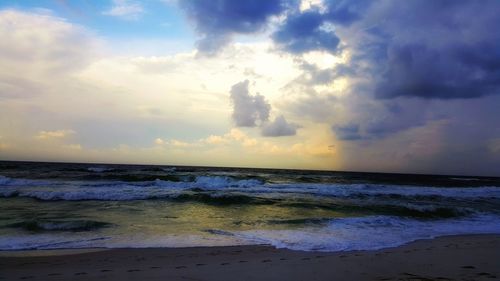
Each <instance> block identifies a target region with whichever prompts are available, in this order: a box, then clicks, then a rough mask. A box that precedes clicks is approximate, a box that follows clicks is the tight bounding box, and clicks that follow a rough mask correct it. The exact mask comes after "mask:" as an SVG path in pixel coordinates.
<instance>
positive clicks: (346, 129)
mask: <svg viewBox="0 0 500 281" xmlns="http://www.w3.org/2000/svg"><path fill="white" fill-rule="evenodd" d="M332 131H334V132H335V135H336V136H337V138H339V139H340V140H360V139H362V138H363V137H362V136H361V132H360V129H359V124H347V125H335V126H332Z"/></svg>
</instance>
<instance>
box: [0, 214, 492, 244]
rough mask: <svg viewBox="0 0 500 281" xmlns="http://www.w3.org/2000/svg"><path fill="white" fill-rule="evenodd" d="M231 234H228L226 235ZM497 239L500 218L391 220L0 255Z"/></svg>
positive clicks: (15, 240) (57, 238)
mask: <svg viewBox="0 0 500 281" xmlns="http://www.w3.org/2000/svg"><path fill="white" fill-rule="evenodd" d="M228 234H231V235H228ZM462 234H500V217H498V216H494V215H484V216H475V217H469V218H462V219H452V220H432V221H420V220H412V219H405V218H398V217H393V216H368V217H355V218H341V219H335V220H332V221H330V223H328V224H327V225H326V226H322V227H307V228H302V229H286V230H249V231H237V232H228V231H217V230H213V231H210V232H207V233H206V235H196V234H185V235H173V234H172V235H158V234H151V235H148V234H145V233H136V234H130V233H127V234H121V235H115V236H98V235H97V234H95V233H72V234H67V233H51V234H45V233H43V234H29V235H27V234H20V235H16V236H0V250H22V249H58V248H94V247H106V248H124V247H132V248H138V247H195V246H231V245H252V244H269V245H273V246H275V247H278V248H288V249H293V250H316V251H349V250H376V249H382V248H388V247H395V246H399V245H402V244H405V243H408V242H411V241H415V240H418V239H429V238H435V237H439V236H445V235H462Z"/></svg>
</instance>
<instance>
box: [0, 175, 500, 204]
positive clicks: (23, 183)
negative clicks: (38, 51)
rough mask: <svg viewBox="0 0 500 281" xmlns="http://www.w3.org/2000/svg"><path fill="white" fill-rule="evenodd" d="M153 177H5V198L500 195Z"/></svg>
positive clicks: (479, 190) (0, 188)
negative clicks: (207, 194)
mask: <svg viewBox="0 0 500 281" xmlns="http://www.w3.org/2000/svg"><path fill="white" fill-rule="evenodd" d="M166 177H167V178H165V179H159V178H157V177H154V180H152V178H150V179H148V180H147V181H137V182H135V181H134V182H131V181H110V180H103V181H48V180H30V179H19V178H8V177H4V176H0V197H13V196H20V197H33V198H37V199H40V200H116V201H120V200H145V199H159V198H170V197H173V196H175V195H179V193H180V192H182V191H185V190H192V191H199V192H224V193H239V194H243V195H246V196H251V197H252V196H259V195H260V194H268V196H272V197H276V198H280V197H289V196H317V197H325V198H326V197H330V198H358V199H369V198H377V197H379V199H391V200H403V199H406V198H412V199H415V200H430V201H439V200H440V199H442V198H447V199H470V200H479V199H487V200H490V199H500V187H488V186H486V187H446V188H438V187H425V186H399V185H378V184H312V183H307V184H306V183H295V184H271V183H266V182H264V181H262V180H261V179H258V178H243V179H242V178H234V177H230V176H197V177H193V178H192V179H185V178H178V176H176V178H175V179H172V178H169V177H168V176H166Z"/></svg>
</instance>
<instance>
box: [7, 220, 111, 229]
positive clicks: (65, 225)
mask: <svg viewBox="0 0 500 281" xmlns="http://www.w3.org/2000/svg"><path fill="white" fill-rule="evenodd" d="M109 226H111V224H110V223H107V222H100V221H91V220H72V221H57V220H53V221H51V220H40V221H37V220H28V221H23V222H18V223H13V224H9V225H7V227H11V228H22V229H24V230H28V231H33V232H39V231H90V230H95V229H99V228H103V227H109Z"/></svg>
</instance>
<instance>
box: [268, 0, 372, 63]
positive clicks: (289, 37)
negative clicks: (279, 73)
mask: <svg viewBox="0 0 500 281" xmlns="http://www.w3.org/2000/svg"><path fill="white" fill-rule="evenodd" d="M370 3H371V2H370V1H365V0H356V1H352V0H351V1H343V0H336V1H325V3H324V5H325V9H324V10H323V9H320V8H319V7H314V8H312V9H309V10H306V11H304V12H300V11H298V10H295V11H294V12H292V13H291V14H290V15H288V17H287V18H286V20H285V22H284V23H283V24H282V25H281V26H280V27H279V29H278V30H277V31H276V32H275V33H274V34H273V35H272V38H273V40H274V42H275V43H276V44H277V45H278V46H279V47H281V48H282V49H284V50H286V51H289V52H291V53H294V54H301V53H305V52H309V51H327V52H336V51H337V49H338V47H339V43H340V39H339V38H338V37H337V35H336V34H335V32H334V30H333V29H332V27H333V26H335V25H341V26H346V25H350V24H351V23H353V22H354V21H356V20H358V19H360V18H361V16H362V14H361V13H362V12H363V11H364V10H365V9H366V8H367V7H368V6H369V5H370Z"/></svg>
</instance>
